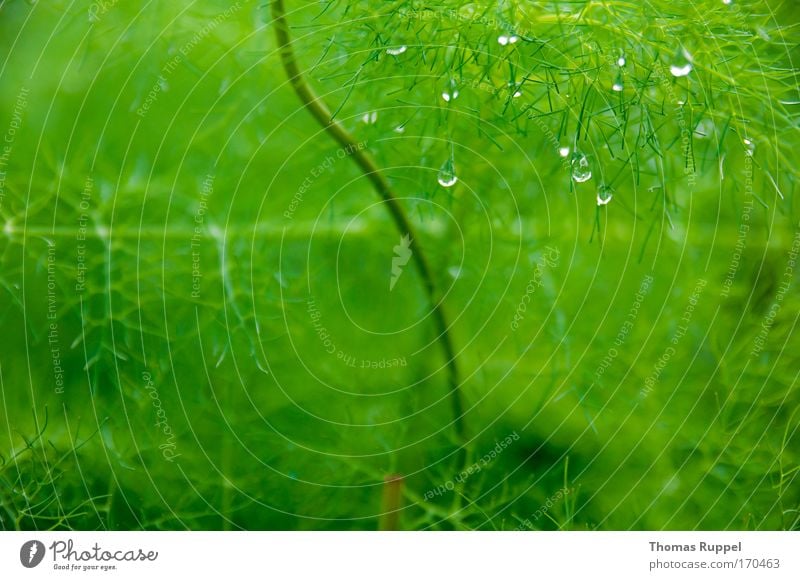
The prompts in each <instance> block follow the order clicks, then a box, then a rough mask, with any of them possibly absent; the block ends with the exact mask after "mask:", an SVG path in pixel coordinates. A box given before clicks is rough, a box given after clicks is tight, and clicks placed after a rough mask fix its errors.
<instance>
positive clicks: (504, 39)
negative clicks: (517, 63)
mask: <svg viewBox="0 0 800 580" xmlns="http://www.w3.org/2000/svg"><path fill="white" fill-rule="evenodd" d="M518 40H519V37H517V36H515V35H513V34H510V35H508V36H506V35H505V34H502V35H500V36H498V37H497V43H498V44H499V45H500V46H506V45H508V44H514V43H515V42H517V41H518Z"/></svg>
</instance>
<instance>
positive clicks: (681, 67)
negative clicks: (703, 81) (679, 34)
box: [669, 48, 692, 77]
mask: <svg viewBox="0 0 800 580" xmlns="http://www.w3.org/2000/svg"><path fill="white" fill-rule="evenodd" d="M669 72H670V73H671V74H672V76H674V77H685V76H686V75H688V74H689V73H690V72H692V55H690V54H689V53H688V52H686V49H683V48H682V49H680V50H679V51H678V54H676V55H675V59H674V60H673V61H672V64H671V65H669Z"/></svg>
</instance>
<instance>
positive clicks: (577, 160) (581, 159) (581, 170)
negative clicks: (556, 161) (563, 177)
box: [569, 151, 592, 183]
mask: <svg viewBox="0 0 800 580" xmlns="http://www.w3.org/2000/svg"><path fill="white" fill-rule="evenodd" d="M569 165H570V168H571V169H572V179H574V180H575V181H576V182H577V183H583V182H584V181H589V180H590V179H591V178H592V169H591V168H590V167H589V160H588V159H587V158H586V155H584V154H583V153H581V152H580V151H575V152H574V153H573V154H572V157H570V161H569Z"/></svg>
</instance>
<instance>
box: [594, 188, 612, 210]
mask: <svg viewBox="0 0 800 580" xmlns="http://www.w3.org/2000/svg"><path fill="white" fill-rule="evenodd" d="M613 197H614V190H613V189H611V188H610V187H609V186H607V185H605V184H604V185H601V186H600V187H598V188H597V205H606V204H608V203H609V202H610V201H611V198H613Z"/></svg>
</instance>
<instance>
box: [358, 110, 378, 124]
mask: <svg viewBox="0 0 800 580" xmlns="http://www.w3.org/2000/svg"><path fill="white" fill-rule="evenodd" d="M361 120H362V121H363V122H364V123H366V124H367V125H374V124H375V121H377V120H378V112H377V111H369V112H367V113H364V116H363V117H361Z"/></svg>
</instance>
